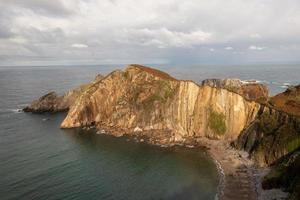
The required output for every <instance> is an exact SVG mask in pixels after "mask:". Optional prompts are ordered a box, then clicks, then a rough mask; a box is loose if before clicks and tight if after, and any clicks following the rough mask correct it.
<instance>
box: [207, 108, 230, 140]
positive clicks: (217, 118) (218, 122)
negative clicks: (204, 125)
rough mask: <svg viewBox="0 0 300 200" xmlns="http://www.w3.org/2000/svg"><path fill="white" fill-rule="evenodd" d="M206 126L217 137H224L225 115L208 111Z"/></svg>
mask: <svg viewBox="0 0 300 200" xmlns="http://www.w3.org/2000/svg"><path fill="white" fill-rule="evenodd" d="M208 126H209V128H210V129H211V130H213V131H214V133H216V134H217V135H224V134H225V133H226V129H227V128H226V122H225V115H224V114H223V113H218V112H216V111H213V110H210V113H209V118H208Z"/></svg>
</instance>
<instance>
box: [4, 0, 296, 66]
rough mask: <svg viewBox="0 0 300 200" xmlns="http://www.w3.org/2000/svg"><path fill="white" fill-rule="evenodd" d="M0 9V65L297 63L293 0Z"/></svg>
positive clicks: (87, 0) (25, 0)
mask: <svg viewBox="0 0 300 200" xmlns="http://www.w3.org/2000/svg"><path fill="white" fill-rule="evenodd" d="M0 8H1V10H3V12H1V13H0V57H1V58H3V59H1V60H0V65H10V64H17V63H18V62H20V63H24V62H26V63H31V62H32V63H42V64H43V63H44V64H47V63H54V64H55V63H57V64H59V63H70V64H76V63H87V64H89V63H118V62H122V63H123V62H135V63H136V62H141V63H156V62H158V63H172V62H181V63H184V62H188V63H225V62H227V63H230V62H240V63H243V62H255V61H257V62H273V61H274V62H279V61H299V57H300V56H299V52H300V38H299V34H300V13H299V12H298V11H299V9H300V2H299V1H298V0H287V1H279V0H278V1H271V0H253V1H247V0H232V1H226V2H224V1H223V0H212V1H197V0H188V1H179V0H164V1H161V0H153V1H141V0H140V1H138V0H51V1H46V0H41V1H36V0H10V1H4V0H0ZM229 47H230V48H229ZM274 55H276V57H275V56H274Z"/></svg>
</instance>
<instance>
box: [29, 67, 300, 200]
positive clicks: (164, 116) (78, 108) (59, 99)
mask: <svg viewBox="0 0 300 200" xmlns="http://www.w3.org/2000/svg"><path fill="white" fill-rule="evenodd" d="M24 111H25V112H32V113H43V112H52V113H55V112H67V116H66V117H65V119H64V120H63V122H62V123H61V128H85V129H95V131H97V133H101V134H110V135H113V136H116V137H121V136H123V135H127V136H134V137H138V138H139V140H140V141H141V142H148V143H150V144H154V145H160V146H163V147H168V146H174V145H184V146H187V147H189V148H192V147H195V146H205V147H207V151H208V152H209V153H210V154H211V156H212V157H213V158H214V159H215V161H216V164H217V166H218V167H219V171H220V177H221V178H220V179H221V180H220V187H219V194H218V196H219V198H220V199H268V198H269V196H272V195H270V194H268V192H267V191H268V190H266V191H263V190H262V189H261V187H262V188H263V189H273V188H284V190H285V191H287V192H288V193H289V194H288V199H291V200H296V199H298V198H299V196H300V192H299V191H300V173H299V169H300V151H299V147H300V86H295V87H290V88H288V89H287V90H286V91H285V92H283V93H280V94H278V95H276V96H274V97H270V96H269V92H268V88H267V87H266V86H264V85H262V84H260V83H257V82H255V81H241V80H238V79H223V80H220V79H208V80H204V81H203V82H202V83H201V84H197V83H195V82H193V81H189V80H177V79H175V78H173V77H172V76H170V75H169V74H167V73H165V72H162V71H159V70H156V69H153V68H150V67H146V66H141V65H137V64H132V65H129V66H127V67H126V69H125V70H124V71H122V70H116V71H113V72H111V73H110V74H108V75H107V76H105V77H104V76H101V75H97V77H96V78H95V80H94V81H92V82H91V83H88V84H84V85H81V86H79V87H78V88H75V89H74V90H71V91H68V92H66V93H65V94H64V95H63V96H59V95H57V94H56V93H55V92H50V93H48V94H46V95H45V96H43V97H41V98H39V99H37V100H35V101H33V102H32V104H31V105H30V106H28V107H26V108H24ZM267 168H269V170H265V169H267ZM273 195H274V192H273ZM276 195H281V194H276ZM270 198H271V197H270Z"/></svg>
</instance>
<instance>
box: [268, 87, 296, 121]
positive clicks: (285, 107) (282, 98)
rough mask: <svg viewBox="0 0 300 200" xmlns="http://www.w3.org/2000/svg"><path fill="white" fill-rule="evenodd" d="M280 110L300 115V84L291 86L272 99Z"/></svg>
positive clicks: (272, 102) (273, 103) (273, 104)
mask: <svg viewBox="0 0 300 200" xmlns="http://www.w3.org/2000/svg"><path fill="white" fill-rule="evenodd" d="M270 104H271V105H272V106H273V107H275V108H276V109H278V110H281V111H283V112H286V113H289V114H292V115H295V116H299V117H300V85H298V86H292V87H289V88H288V89H287V90H286V91H285V92H283V93H280V94H277V95H276V96H274V97H272V98H271V99H270Z"/></svg>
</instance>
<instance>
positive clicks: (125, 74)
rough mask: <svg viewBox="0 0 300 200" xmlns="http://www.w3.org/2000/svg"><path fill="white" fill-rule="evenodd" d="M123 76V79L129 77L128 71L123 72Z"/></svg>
mask: <svg viewBox="0 0 300 200" xmlns="http://www.w3.org/2000/svg"><path fill="white" fill-rule="evenodd" d="M123 76H124V78H125V79H128V77H129V73H128V71H125V72H124V73H123Z"/></svg>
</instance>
